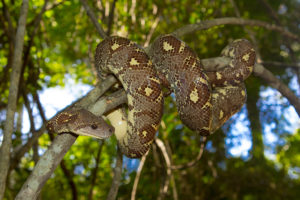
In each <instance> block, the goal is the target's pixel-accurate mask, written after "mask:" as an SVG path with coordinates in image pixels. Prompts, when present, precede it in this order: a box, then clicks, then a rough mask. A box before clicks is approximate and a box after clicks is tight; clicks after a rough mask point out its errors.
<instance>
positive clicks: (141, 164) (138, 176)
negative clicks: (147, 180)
mask: <svg viewBox="0 0 300 200" xmlns="http://www.w3.org/2000/svg"><path fill="white" fill-rule="evenodd" d="M147 156H148V152H147V153H146V154H145V155H143V157H142V158H141V160H140V164H139V167H138V169H137V171H136V175H135V179H134V182H133V187H132V191H131V198H130V199H131V200H135V196H136V190H137V186H138V184H139V181H140V177H141V173H142V169H143V167H144V164H145V162H146V159H147Z"/></svg>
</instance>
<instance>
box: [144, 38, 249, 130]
mask: <svg viewBox="0 0 300 200" xmlns="http://www.w3.org/2000/svg"><path fill="white" fill-rule="evenodd" d="M149 55H150V58H151V60H152V61H153V63H154V64H155V67H156V69H157V71H158V72H159V73H161V74H162V75H163V79H166V80H165V81H163V83H167V84H166V86H167V87H170V89H171V90H172V92H174V93H175V98H176V104H177V108H178V113H179V117H180V118H181V120H182V122H183V123H184V124H185V125H186V126H187V127H189V128H190V129H191V130H194V131H196V132H198V133H199V134H201V135H209V134H211V133H213V132H214V131H215V130H216V129H218V128H219V127H220V126H222V124H224V123H225V121H227V119H228V118H229V117H231V116H232V115H233V114H234V113H236V112H237V111H238V110H240V108H241V107H242V105H243V104H244V102H245V100H246V91H245V87H244V85H243V81H244V80H245V79H246V78H248V76H249V75H250V74H251V72H252V70H253V65H254V62H255V51H254V49H253V47H252V45H251V43H250V42H249V41H247V40H235V41H234V42H232V43H231V44H230V45H228V46H227V47H225V48H224V50H223V51H222V53H221V55H222V56H225V57H230V58H231V62H230V64H229V66H227V67H225V68H224V69H222V70H220V71H217V72H204V70H203V67H202V65H201V63H200V60H199V58H198V56H197V54H196V53H195V52H194V51H193V50H192V49H191V48H190V47H188V45H187V44H185V43H184V42H183V41H181V40H179V39H177V38H176V37H175V36H172V35H165V36H160V37H159V38H157V39H156V40H155V41H154V42H153V43H152V45H151V47H150V50H149Z"/></svg>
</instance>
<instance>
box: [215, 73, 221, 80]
mask: <svg viewBox="0 0 300 200" xmlns="http://www.w3.org/2000/svg"><path fill="white" fill-rule="evenodd" d="M216 75H217V80H220V79H221V78H222V74H220V73H219V72H217V73H216Z"/></svg>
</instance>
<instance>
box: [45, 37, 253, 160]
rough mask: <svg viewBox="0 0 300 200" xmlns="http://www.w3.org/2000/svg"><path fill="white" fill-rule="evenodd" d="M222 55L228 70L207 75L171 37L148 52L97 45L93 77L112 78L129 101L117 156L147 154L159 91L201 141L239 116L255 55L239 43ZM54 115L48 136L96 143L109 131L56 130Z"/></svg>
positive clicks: (112, 42)
mask: <svg viewBox="0 0 300 200" xmlns="http://www.w3.org/2000/svg"><path fill="white" fill-rule="evenodd" d="M221 55H222V56H224V57H229V58H231V62H230V63H229V65H228V66H227V67H225V68H223V69H221V70H219V71H217V72H213V71H211V72H209V71H204V69H203V66H202V65H201V62H200V59H199V58H198V56H197V54H196V53H195V52H194V51H193V50H192V49H191V48H190V47H189V46H188V45H187V44H186V43H184V42H183V41H181V40H179V39H177V38H176V37H175V36H172V35H163V36H160V37H158V38H157V39H156V40H155V41H154V42H153V43H152V44H151V46H150V49H149V51H148V53H146V52H145V51H144V50H143V48H141V47H140V46H139V45H137V44H136V43H134V42H131V41H130V40H128V39H126V38H122V37H118V36H112V37H109V38H106V39H104V40H103V41H102V42H100V43H99V44H98V46H97V49H96V54H95V65H96V68H97V70H98V74H99V75H100V76H102V77H103V76H105V75H107V74H114V75H115V76H116V77H117V78H118V79H119V81H120V82H121V84H122V85H123V88H124V90H125V92H126V95H127V100H128V117H127V128H126V132H125V134H122V135H118V134H116V137H117V140H118V144H119V147H120V149H121V151H122V153H123V154H125V155H126V156H128V157H130V158H138V157H141V156H142V155H144V154H145V153H146V152H147V151H148V150H149V148H150V145H151V144H152V142H153V139H154V137H155V133H156V132H157V130H158V127H159V124H160V121H161V117H162V114H163V101H164V99H163V92H162V88H163V87H165V88H168V89H169V90H170V91H171V92H174V94H175V99H176V106H177V109H178V113H179V117H180V119H181V120H182V122H183V124H185V125H186V126H187V127H189V128H190V129H191V130H194V131H195V132H197V133H199V134H200V135H203V136H207V135H209V134H211V133H213V132H214V131H215V130H217V129H218V128H219V127H221V126H222V124H224V123H225V122H226V121H227V120H228V119H229V118H230V117H231V116H232V115H233V114H234V113H236V112H237V111H239V110H240V108H241V107H242V106H243V104H244V103H245V100H246V89H245V86H244V83H243V82H244V80H245V79H246V78H247V77H248V76H249V75H250V74H251V72H252V71H253V66H254V63H255V51H254V49H253V46H252V45H251V43H250V42H249V41H247V40H245V39H239V40H235V41H233V42H232V43H230V44H229V45H228V46H226V47H225V48H224V49H223V51H222V53H221ZM62 114H63V113H62ZM59 116H60V115H58V116H57V117H56V118H54V119H52V120H50V121H49V123H48V127H50V129H51V130H52V131H56V132H59V133H60V132H74V133H75V134H79V135H90V136H92V137H97V138H105V137H108V136H109V135H110V132H111V131H112V128H110V127H108V125H106V126H104V128H103V135H104V136H101V134H99V133H98V135H97V134H95V133H91V132H92V131H91V128H89V130H90V131H89V133H88V134H86V133H82V131H81V132H79V131H77V130H75V128H77V127H78V126H77V125H76V126H75V125H74V127H72V123H71V125H64V128H63V131H61V130H60V129H62V128H58V127H59V126H61V124H62V123H61V122H60V120H59V119H60V118H59ZM68 116H71V115H70V114H68ZM63 119H64V120H65V118H63ZM102 120H103V119H102ZM65 121H68V120H65ZM65 124H66V123H65ZM73 124H76V122H75V123H74V122H73ZM90 124H91V122H90V123H88V125H89V127H91V126H90ZM66 126H67V128H66ZM48 129H49V128H48ZM77 129H78V128H77ZM92 130H94V129H92Z"/></svg>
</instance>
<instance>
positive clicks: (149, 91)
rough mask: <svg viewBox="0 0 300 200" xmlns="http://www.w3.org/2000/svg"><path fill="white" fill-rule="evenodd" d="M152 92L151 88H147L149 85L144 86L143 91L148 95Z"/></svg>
mask: <svg viewBox="0 0 300 200" xmlns="http://www.w3.org/2000/svg"><path fill="white" fill-rule="evenodd" d="M152 92H153V90H152V89H151V88H149V87H146V88H145V93H146V95H147V96H148V97H149V96H150V95H151V93H152Z"/></svg>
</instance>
